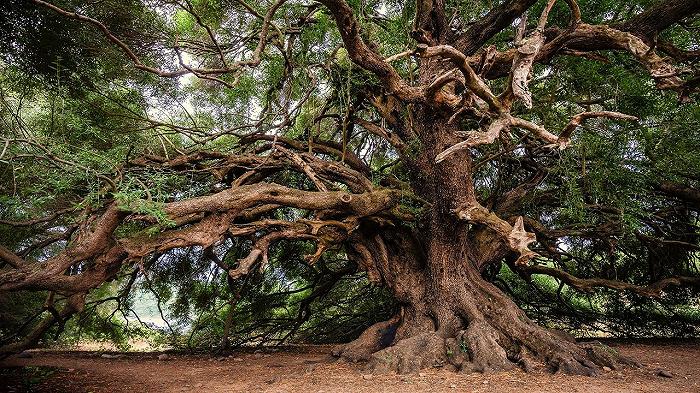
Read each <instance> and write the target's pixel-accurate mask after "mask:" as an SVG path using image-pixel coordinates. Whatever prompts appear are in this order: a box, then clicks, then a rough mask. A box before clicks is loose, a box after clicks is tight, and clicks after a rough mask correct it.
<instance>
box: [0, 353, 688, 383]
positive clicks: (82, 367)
mask: <svg viewBox="0 0 700 393" xmlns="http://www.w3.org/2000/svg"><path fill="white" fill-rule="evenodd" d="M608 345H611V346H614V347H616V348H617V349H619V350H620V351H621V352H622V353H623V354H625V355H628V356H632V357H634V358H635V359H637V360H638V361H640V362H641V363H643V364H644V365H645V367H644V368H641V369H626V370H622V371H615V370H613V371H609V372H603V373H602V374H601V375H600V376H598V377H577V376H565V375H557V374H548V373H544V372H536V373H533V374H525V373H524V372H522V371H519V370H517V371H511V372H503V373H493V374H458V373H454V372H450V371H447V370H441V369H429V370H424V371H423V372H421V373H420V374H411V375H395V374H385V375H371V374H367V373H366V372H365V371H363V369H362V366H361V365H357V364H347V363H342V362H337V361H336V360H335V359H333V358H331V357H330V356H329V355H328V353H329V348H327V347H310V348H306V349H305V350H303V351H301V350H296V351H284V352H276V353H238V354H234V355H232V356H230V357H226V358H225V359H221V358H212V357H209V356H190V355H178V354H171V355H169V359H167V360H158V358H157V356H158V355H159V354H158V353H139V354H134V353H130V354H125V355H122V356H121V357H119V358H117V359H106V358H103V357H101V354H100V353H94V352H93V353H89V352H50V351H33V352H31V353H32V357H31V358H19V357H17V356H15V357H11V358H8V359H6V360H4V361H2V362H0V391H1V392H70V393H83V392H85V393H87V392H94V393H97V392H114V393H122V392H129V393H135V392H305V393H307V392H308V393H321V392H325V393H330V392H353V393H359V392H526V393H534V392H558V393H560V392H585V393H598V392H601V393H602V392H654V393H671V392H692V393H700V342H699V341H692V342H688V341H685V342H678V341H676V342H659V341H655V342H653V343H651V342H612V343H608ZM659 370H665V371H668V372H670V373H671V374H672V377H671V378H668V377H663V376H660V375H658V372H659Z"/></svg>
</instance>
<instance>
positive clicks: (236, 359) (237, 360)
mask: <svg viewBox="0 0 700 393" xmlns="http://www.w3.org/2000/svg"><path fill="white" fill-rule="evenodd" d="M233 361H234V362H242V361H243V358H233Z"/></svg>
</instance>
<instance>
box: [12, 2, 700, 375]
mask: <svg viewBox="0 0 700 393" xmlns="http://www.w3.org/2000/svg"><path fill="white" fill-rule="evenodd" d="M0 10H2V11H3V15H6V16H12V17H13V19H14V22H10V23H8V21H3V22H2V29H3V32H4V33H3V40H2V50H3V58H4V63H3V75H2V76H3V79H4V80H5V81H6V82H7V85H6V84H5V83H3V87H2V88H1V89H2V90H1V91H2V93H3V96H2V99H3V108H2V120H3V123H2V124H3V125H2V127H3V131H2V137H1V139H0V147H1V148H2V149H1V152H0V160H1V161H0V165H2V167H1V168H0V178H1V179H2V182H0V187H1V189H2V191H3V195H2V202H3V205H2V207H1V208H0V215H1V217H3V219H2V221H0V224H1V226H2V231H3V232H2V236H3V238H2V243H4V244H3V245H2V246H0V260H1V261H3V264H4V267H3V269H2V271H1V273H0V291H2V292H4V293H9V292H13V291H24V290H28V291H48V293H49V294H48V298H47V301H46V303H45V305H44V309H45V310H46V311H48V313H47V314H46V315H45V317H44V319H42V320H40V321H39V322H38V323H36V324H35V325H34V327H33V329H32V330H30V331H29V332H28V333H27V334H26V335H25V337H24V338H23V339H21V340H16V341H12V342H8V343H7V344H6V345H5V347H3V351H4V352H8V351H13V350H18V349H20V348H23V347H26V346H28V345H32V344H34V343H36V342H37V340H39V339H40V338H41V337H42V335H43V334H44V333H45V332H46V331H47V330H48V329H49V328H51V326H53V325H55V324H57V323H58V324H63V323H64V322H65V321H66V320H67V319H68V318H70V317H71V316H72V315H74V314H75V313H78V312H80V311H81V310H83V309H84V307H85V305H86V298H87V299H88V300H87V302H88V303H90V302H95V301H96V300H90V297H89V296H90V294H91V293H94V291H95V290H96V288H101V287H102V286H103V285H104V283H105V282H109V281H112V280H115V279H120V280H125V282H126V284H128V285H126V287H125V290H126V291H128V289H129V287H130V286H131V285H132V284H133V282H134V281H135V278H136V277H137V276H138V275H140V274H143V275H145V278H146V279H148V277H149V271H150V272H151V273H155V274H158V275H159V276H160V278H161V279H162V278H163V277H167V275H168V274H176V273H177V272H168V269H169V268H162V267H161V268H158V266H157V265H158V263H159V261H161V260H163V258H165V259H168V258H170V259H171V260H172V259H173V258H174V256H176V255H177V253H178V252H189V251H192V250H195V251H196V253H197V258H189V257H188V258H184V259H183V258H180V261H185V262H188V263H195V262H193V261H199V262H196V263H200V262H201V261H204V262H203V263H204V264H203V265H202V267H203V268H204V267H206V266H212V267H214V268H215V270H217V271H223V272H225V273H226V274H227V282H228V284H227V285H228V288H229V290H231V291H232V293H235V291H236V290H237V289H236V288H240V287H241V284H240V282H241V280H244V279H245V277H246V276H247V275H249V274H252V272H253V271H254V270H255V269H265V268H266V266H268V265H269V262H270V259H271V257H272V256H274V258H275V266H276V269H281V270H280V272H279V273H276V274H277V275H276V277H277V278H278V279H279V280H280V281H284V280H286V279H288V278H287V277H286V276H285V274H284V263H285V261H290V263H292V261H295V258H294V256H292V255H285V253H284V252H282V253H280V251H279V250H277V249H276V248H275V247H276V245H278V244H298V245H299V247H298V248H297V249H296V252H297V253H298V252H302V253H303V252H308V255H307V256H306V261H307V262H308V263H309V264H311V265H313V264H316V263H321V264H326V263H328V261H327V260H326V259H328V258H330V260H333V261H336V262H337V261H345V260H347V261H348V264H344V265H342V263H341V265H342V267H341V268H339V269H338V270H330V271H329V270H326V275H325V276H323V277H335V278H334V279H332V280H330V281H328V282H327V284H324V285H325V286H324V285H321V286H320V287H314V288H322V289H323V288H325V289H323V290H322V291H321V292H313V291H312V292H313V293H317V296H323V295H325V294H327V293H328V291H329V290H330V288H332V287H333V286H334V285H335V283H336V282H338V280H339V278H341V277H343V276H344V275H347V274H352V273H354V272H355V269H356V267H359V268H360V269H361V270H364V271H366V274H367V277H368V278H369V280H370V281H371V282H373V283H378V284H379V283H380V284H382V285H384V286H385V287H386V288H387V289H388V291H389V292H390V293H391V294H392V296H393V298H394V301H395V302H396V304H397V305H398V309H397V313H396V314H395V315H394V316H393V317H392V318H391V319H389V320H387V321H384V322H379V323H377V324H375V325H373V326H371V327H369V328H367V330H366V331H365V332H364V333H363V334H362V335H360V337H359V338H358V339H356V340H355V341H352V342H350V343H348V344H346V345H343V346H341V347H338V348H337V349H336V350H335V351H334V353H335V355H337V356H342V357H345V358H348V359H352V360H367V361H369V362H370V364H371V365H372V366H373V367H375V369H378V370H397V371H399V372H408V371H413V370H416V369H420V368H423V367H428V366H433V365H435V364H440V365H451V366H453V367H454V368H456V369H461V370H467V371H469V370H473V371H482V372H483V371H490V370H504V369H511V368H513V367H515V366H516V365H517V366H520V367H522V368H524V369H525V370H530V369H532V368H533V367H536V366H538V365H546V366H547V367H548V368H549V369H551V370H554V371H561V372H565V373H575V374H591V373H594V372H595V370H596V369H597V368H599V367H603V366H609V367H616V366H617V365H619V364H620V363H629V362H631V361H630V360H629V359H624V358H622V357H620V356H619V355H618V354H616V353H615V352H614V351H610V350H609V349H607V348H606V347H604V346H602V345H596V344H577V343H575V342H572V341H569V340H568V339H567V338H566V337H565V336H564V335H562V334H559V332H557V331H555V330H551V329H546V328H543V327H541V326H539V325H537V324H536V323H534V322H533V321H532V320H531V319H530V318H528V317H527V316H526V314H525V313H524V312H523V311H522V310H521V309H520V308H519V307H518V306H517V305H516V303H514V301H513V300H512V298H511V297H509V296H507V295H506V294H505V293H504V292H503V291H502V289H504V288H505V287H504V286H503V285H501V286H500V287H499V286H497V285H494V283H492V282H494V281H495V282H498V280H497V276H498V275H499V274H501V273H503V272H504V271H506V272H511V273H515V274H517V275H520V276H522V277H524V278H526V279H527V278H530V277H531V276H533V277H542V276H548V277H551V278H549V279H547V280H548V281H547V282H548V283H554V285H558V286H559V294H560V295H561V290H562V288H568V289H573V290H577V291H584V292H586V291H592V290H593V289H595V288H607V289H610V290H617V291H622V292H624V295H621V296H623V297H622V298H621V299H623V300H622V301H623V303H622V304H624V302H625V301H626V300H624V299H631V297H630V298H627V297H626V296H642V297H663V296H665V293H666V292H668V291H670V290H673V289H674V287H692V286H695V287H697V286H698V285H699V284H700V278H699V277H698V264H699V259H698V250H699V249H700V245H699V244H700V243H699V242H698V236H699V231H698V211H699V210H700V189H699V188H698V182H699V181H700V178H698V176H697V174H698V173H700V134H699V131H698V130H700V127H698V126H699V125H700V110H699V109H698V106H697V103H696V102H695V101H694V99H695V98H696V96H697V88H698V85H699V83H698V82H699V81H700V74H699V73H698V69H697V60H698V58H699V57H700V53H698V51H697V48H698V45H700V37H699V36H698V35H697V30H698V28H700V26H699V25H698V20H697V18H695V17H694V15H696V13H697V12H698V11H699V10H700V2H699V1H697V0H671V1H662V2H658V3H656V4H647V2H646V1H644V2H639V4H636V3H634V2H633V3H629V2H624V1H619V0H587V1H585V3H584V2H583V1H582V2H581V4H578V3H577V1H576V0H563V1H560V2H556V1H555V0H549V1H547V2H543V1H540V2H537V1H534V0H505V1H501V2H493V3H492V2H488V4H485V2H480V1H467V2H451V1H450V2H445V1H441V0H436V1H430V0H428V1H423V0H419V1H417V2H416V3H410V2H409V3H406V4H404V3H401V2H393V1H363V2H355V1H353V2H346V1H345V0H319V1H318V2H313V1H296V0H288V1H286V0H277V1H275V2H271V3H268V2H263V3H261V4H253V3H248V2H245V1H243V0H197V1H195V0H171V1H160V0H152V1H151V0H149V1H143V2H141V1H137V0H132V1H128V2H121V1H110V0H107V1H101V2H83V1H77V0H76V1H73V0H63V1H55V2H45V1H41V0H33V1H17V0H13V1H10V2H8V3H6V4H5V5H2V6H0ZM47 39H48V40H49V41H47ZM47 42H49V44H48V45H47ZM40 43H41V45H42V46H40V47H39V46H38V45H39V44H40ZM41 48H44V49H41ZM47 51H48V52H50V53H48V54H47V53H46V52H47ZM42 61H43V62H44V63H42ZM5 86H6V87H5ZM46 86H48V87H46ZM45 87H46V89H48V90H43V89H44V88H45ZM289 250H292V251H294V249H293V248H290V249H289ZM292 254H294V253H292ZM319 261H321V262H319ZM165 266H167V267H174V266H178V267H179V268H182V267H183V266H184V265H183V264H182V263H179V264H177V265H168V264H166V265H165ZM295 266H296V264H295ZM290 268H296V267H293V266H290ZM193 271H194V270H193ZM197 271H199V272H200V273H201V270H197ZM125 272H126V273H125ZM329 272H331V273H332V274H331V273H329ZM124 277H126V278H124ZM319 277H321V276H319ZM268 278H269V276H268ZM166 282H167V281H166ZM318 282H320V281H317V283H318ZM195 284H196V283H195V282H193V283H192V285H189V286H185V287H181V290H184V292H182V293H184V294H187V296H189V297H191V298H192V301H193V302H196V301H197V300H196V299H197V294H199V293H201V288H198V287H197V285H195ZM315 285H316V284H315ZM307 289H308V288H307ZM91 291H92V292H91ZM182 293H181V295H182ZM685 293H686V298H685V299H687V298H688V297H687V296H694V295H693V294H695V292H685ZM202 299H204V300H202V301H201V302H200V303H202V302H204V303H206V298H202ZM231 301H232V303H231V304H230V305H229V306H230V309H231V310H234V309H235V307H234V306H235V301H236V300H235V299H234V298H232V300H231ZM628 301H629V302H630V303H631V302H632V300H628ZM183 304H184V305H187V304H188V303H183ZM305 307H306V308H304V307H301V308H300V311H299V321H303V320H305V318H308V316H305V315H306V314H304V312H306V313H307V314H308V311H309V309H308V304H307V305H306V306H305ZM304 310H306V311H304ZM232 318H235V316H233V317H232ZM228 325H229V327H230V321H229V323H228ZM297 328H298V325H297ZM225 337H228V333H226V334H225Z"/></svg>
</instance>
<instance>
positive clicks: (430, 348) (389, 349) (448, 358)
mask: <svg viewBox="0 0 700 393" xmlns="http://www.w3.org/2000/svg"><path fill="white" fill-rule="evenodd" d="M396 325H397V322H396V319H392V320H390V321H386V322H381V323H378V324H376V325H373V326H372V327H370V328H369V329H367V330H366V331H365V332H364V333H363V334H362V336H360V338H358V339H357V340H355V341H353V342H350V343H348V344H344V345H340V346H338V347H336V348H334V350H333V355H334V356H336V357H339V358H342V359H344V360H347V361H350V362H365V363H366V367H367V369H368V371H371V372H374V373H387V372H396V373H399V374H408V373H415V372H418V371H420V370H421V369H425V368H444V369H447V370H451V371H456V372H465V373H471V372H479V373H489V372H498V371H509V370H512V369H515V368H521V369H522V370H524V371H525V372H531V371H536V370H540V371H549V372H556V373H564V374H576V375H588V376H594V375H597V374H598V373H599V371H600V370H601V369H602V368H603V367H609V368H610V369H612V370H616V369H621V368H624V367H626V366H631V367H639V366H640V364H639V363H637V362H636V361H634V360H632V359H630V358H627V357H625V356H623V355H621V354H620V353H619V352H618V351H617V350H615V349H613V348H611V347H608V346H606V345H604V344H602V343H600V342H599V341H592V342H584V343H576V342H575V341H573V342H572V341H571V338H569V337H566V335H565V334H561V333H555V332H552V331H548V330H547V329H544V328H540V327H537V332H533V333H534V334H533V335H532V336H531V337H530V339H529V340H528V341H529V342H522V341H520V340H518V339H516V338H513V337H511V338H506V336H504V335H502V334H501V333H500V332H498V331H497V330H495V329H493V328H492V327H491V326H490V325H489V324H488V323H487V322H485V321H475V322H473V323H471V324H470V325H469V327H468V328H467V329H465V330H460V331H458V332H457V334H456V335H454V336H449V337H443V336H442V335H441V334H440V333H439V332H436V331H435V332H424V333H419V334H416V335H414V336H411V337H408V338H404V339H400V340H398V341H396V342H395V343H394V344H393V345H390V346H386V345H382V342H384V343H386V340H387V334H391V331H392V329H394V327H395V326H396Z"/></svg>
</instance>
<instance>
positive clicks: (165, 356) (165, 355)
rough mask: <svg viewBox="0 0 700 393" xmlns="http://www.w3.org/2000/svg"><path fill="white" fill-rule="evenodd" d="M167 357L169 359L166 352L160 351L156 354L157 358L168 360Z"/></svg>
mask: <svg viewBox="0 0 700 393" xmlns="http://www.w3.org/2000/svg"><path fill="white" fill-rule="evenodd" d="M168 359H170V356H168V354H167V353H161V354H160V355H158V360H168Z"/></svg>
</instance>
